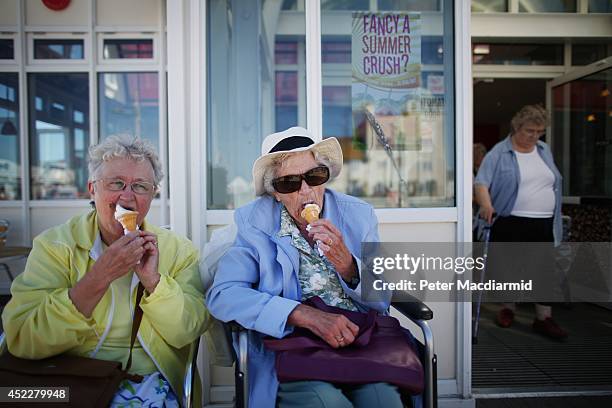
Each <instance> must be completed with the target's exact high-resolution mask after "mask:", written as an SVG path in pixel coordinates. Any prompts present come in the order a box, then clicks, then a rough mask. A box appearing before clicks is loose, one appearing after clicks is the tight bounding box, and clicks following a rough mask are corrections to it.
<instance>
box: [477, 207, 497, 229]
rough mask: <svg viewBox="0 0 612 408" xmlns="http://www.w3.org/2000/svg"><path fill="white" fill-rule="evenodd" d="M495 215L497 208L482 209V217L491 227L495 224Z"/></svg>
mask: <svg viewBox="0 0 612 408" xmlns="http://www.w3.org/2000/svg"><path fill="white" fill-rule="evenodd" d="M493 214H495V208H493V206H492V205H488V206H481V207H480V217H481V218H482V219H484V220H486V221H487V223H488V224H489V225H490V224H491V223H492V222H493Z"/></svg>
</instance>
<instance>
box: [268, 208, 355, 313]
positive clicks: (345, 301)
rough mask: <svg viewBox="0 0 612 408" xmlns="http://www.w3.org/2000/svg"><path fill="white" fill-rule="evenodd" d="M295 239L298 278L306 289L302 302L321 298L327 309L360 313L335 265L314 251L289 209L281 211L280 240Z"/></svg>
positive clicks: (293, 243)
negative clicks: (297, 255) (297, 257)
mask: <svg viewBox="0 0 612 408" xmlns="http://www.w3.org/2000/svg"><path fill="white" fill-rule="evenodd" d="M286 235H289V236H291V245H293V246H294V247H295V248H297V250H298V251H299V253H300V271H299V273H298V278H299V281H300V286H301V288H302V299H301V300H302V301H303V300H306V299H308V298H309V297H313V296H319V297H320V298H321V299H322V300H323V301H324V302H325V303H326V304H327V305H329V306H337V307H341V308H343V309H348V310H357V307H356V306H355V304H354V303H353V301H352V300H351V298H350V297H349V296H348V295H347V294H346V293H345V292H344V290H343V289H342V285H341V284H340V277H339V275H338V273H337V272H336V269H335V268H334V265H333V264H332V263H331V262H329V260H328V259H327V258H326V257H325V256H324V255H323V256H322V255H319V253H318V251H317V250H316V249H315V248H311V247H310V245H309V244H308V241H307V240H306V238H304V237H303V236H302V234H300V230H299V228H298V227H297V225H295V222H294V221H293V218H291V215H289V212H288V211H287V209H286V208H285V207H283V209H282V211H281V225H280V230H279V232H278V236H279V237H282V236H286Z"/></svg>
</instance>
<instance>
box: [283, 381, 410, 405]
mask: <svg viewBox="0 0 612 408" xmlns="http://www.w3.org/2000/svg"><path fill="white" fill-rule="evenodd" d="M276 406H277V407H279V408H352V407H355V408H377V407H381V408H402V407H403V404H402V400H401V398H400V393H399V391H398V389H397V387H396V386H394V385H391V384H388V383H382V382H380V383H373V384H363V385H345V384H332V383H329V382H324V381H293V382H286V383H281V384H280V385H279V388H278V395H277V399H276Z"/></svg>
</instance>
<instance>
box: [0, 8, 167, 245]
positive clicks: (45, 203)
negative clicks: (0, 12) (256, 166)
mask: <svg viewBox="0 0 612 408" xmlns="http://www.w3.org/2000/svg"><path fill="white" fill-rule="evenodd" d="M96 1H103V0H92V3H91V7H89V15H88V22H87V25H85V26H74V27H67V26H62V27H50V26H49V27H46V26H45V27H43V26H31V25H30V26H28V25H26V23H25V22H26V16H25V13H26V5H25V2H23V1H19V2H18V3H19V6H18V7H19V9H18V18H19V19H18V24H17V25H16V26H10V27H4V26H3V27H0V37H2V38H14V41H15V43H14V44H15V58H14V60H11V61H10V62H8V63H7V61H8V60H3V61H0V71H2V72H16V73H18V75H19V98H20V100H19V123H20V126H19V128H20V129H19V148H20V153H19V157H20V168H21V172H20V177H21V199H20V200H6V201H0V210H1V209H3V208H16V207H19V208H21V209H22V219H23V220H24V223H23V239H22V245H31V242H32V238H33V237H32V225H31V224H32V214H31V209H33V208H79V207H82V206H83V205H84V204H86V203H87V202H88V201H89V200H84V199H72V200H65V199H59V200H33V199H31V198H30V190H31V188H30V157H29V129H28V124H29V115H30V112H29V111H28V108H29V100H28V88H27V82H28V79H27V77H28V74H30V73H43V72H50V73H51V72H57V73H61V72H65V73H73V72H74V73H77V72H81V73H87V74H88V81H89V129H88V130H89V143H90V145H91V144H95V143H97V142H98V138H99V135H98V126H97V122H98V89H97V86H98V74H99V73H105V72H156V73H157V74H158V87H159V148H160V150H159V158H160V160H161V162H162V166H163V168H164V170H165V171H164V173H165V175H164V179H163V181H162V184H163V185H164V186H165V185H167V183H168V173H169V172H168V168H169V163H168V162H169V159H168V154H167V153H168V131H167V129H168V127H167V123H168V115H167V109H168V98H167V94H168V92H167V87H166V84H167V66H166V65H167V64H166V61H167V53H166V48H167V44H166V35H165V33H166V22H167V20H166V4H165V3H166V2H165V1H162V2H161V5H162V12H161V13H160V18H159V21H158V23H157V25H156V26H154V27H148V26H147V27H137V28H134V27H112V28H109V27H101V26H96V25H95V21H96V4H95V3H96ZM168 1H171V0H168ZM115 30H120V31H121V35H126V36H128V37H129V38H136V37H141V36H142V37H146V38H154V42H153V47H154V50H153V52H154V56H155V57H156V58H155V59H154V60H149V59H147V60H140V61H138V62H139V63H138V64H126V63H125V62H126V60H117V61H118V62H121V63H120V64H119V63H114V61H112V60H111V62H112V63H105V64H102V63H99V61H98V59H97V56H98V48H99V47H100V43H99V42H98V38H99V37H104V36H106V35H112V34H111V31H113V32H114V31H115ZM113 38H116V37H113ZM34 39H82V40H83V45H84V58H83V59H79V60H71V59H57V60H56V59H48V60H42V59H36V60H35V59H34V58H33V45H34V43H33V41H34ZM152 207H154V208H160V220H161V221H160V224H162V225H166V224H169V219H170V218H169V217H170V214H169V209H168V207H169V197H168V189H166V188H162V189H161V191H160V197H159V198H156V199H154V200H153V203H152Z"/></svg>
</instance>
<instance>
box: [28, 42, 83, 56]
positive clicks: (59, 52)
mask: <svg viewBox="0 0 612 408" xmlns="http://www.w3.org/2000/svg"><path fill="white" fill-rule="evenodd" d="M83 55H84V51H83V40H34V58H35V59H83V58H84V57H83Z"/></svg>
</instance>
